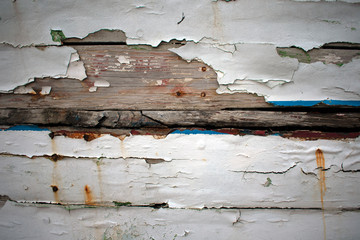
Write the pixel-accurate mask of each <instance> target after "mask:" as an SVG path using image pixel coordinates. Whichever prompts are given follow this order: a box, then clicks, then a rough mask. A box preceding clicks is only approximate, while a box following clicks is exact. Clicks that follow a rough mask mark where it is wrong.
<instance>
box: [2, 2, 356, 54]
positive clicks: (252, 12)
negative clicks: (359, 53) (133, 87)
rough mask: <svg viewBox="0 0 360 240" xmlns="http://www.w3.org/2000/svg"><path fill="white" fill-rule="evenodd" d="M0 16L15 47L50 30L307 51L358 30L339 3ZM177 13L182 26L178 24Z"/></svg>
mask: <svg viewBox="0 0 360 240" xmlns="http://www.w3.org/2000/svg"><path fill="white" fill-rule="evenodd" d="M0 9H1V12H0V16H1V19H2V20H1V24H0V33H1V34H0V35H1V38H0V42H6V43H10V44H12V45H14V46H17V45H22V46H26V45H32V44H54V43H55V42H53V40H52V38H51V35H50V29H53V30H62V32H63V33H64V35H65V36H67V37H79V38H83V37H85V36H86V35H88V34H89V33H92V32H95V31H98V30H100V29H119V30H123V31H124V32H125V33H126V36H127V38H128V39H127V42H128V43H129V44H150V45H152V46H157V45H158V44H159V43H160V42H161V41H169V40H171V39H178V40H182V39H186V40H189V41H190V40H193V41H195V42H198V41H200V40H201V39H202V38H204V37H207V38H212V39H214V40H215V41H218V42H219V43H222V44H225V43H230V44H234V43H266V44H274V45H276V46H282V47H285V46H292V45H295V46H298V47H302V48H303V49H305V50H308V49H311V48H313V47H318V46H321V45H322V44H324V43H326V42H335V41H342V42H357V41H358V39H359V33H358V31H352V30H351V28H356V29H360V26H359V14H358V11H359V5H357V4H349V3H344V2H320V3H317V2H294V1H279V0H271V1H266V2H264V1H261V0H256V1H253V0H252V1H250V0H247V1H234V2H231V3H226V2H223V1H218V2H215V1H207V0H202V1H197V2H196V3H194V2H193V1H175V2H173V1H172V2H168V1H149V0H143V1H138V2H136V3H135V2H133V1H130V0H128V1H121V2H117V1H111V2H107V3H106V4H99V3H96V2H91V3H89V2H87V1H84V0H75V1H74V0H72V1H70V0H67V1H61V2H57V3H53V2H52V3H50V2H48V1H35V2H34V1H21V0H18V1H16V2H11V1H2V2H1V7H0ZM99 9H101V11H99ZM238 9H241V12H240V14H239V12H238V11H237V10H238ZM344 13H346V14H344ZM183 14H184V16H185V19H184V20H183V21H182V22H181V24H177V23H178V22H179V21H180V20H181V19H182V16H183ZM39 15H41V18H39V17H38V16H39ZM93 16H97V17H96V18H94V17H93ZM334 21H336V23H337V24H333V22H334ZM162 23H164V24H162ZM200 23H201V24H200ZM34 25H36V28H33V26H34ZM259 26H261V27H260V28H259ZM22 29H31V31H22Z"/></svg>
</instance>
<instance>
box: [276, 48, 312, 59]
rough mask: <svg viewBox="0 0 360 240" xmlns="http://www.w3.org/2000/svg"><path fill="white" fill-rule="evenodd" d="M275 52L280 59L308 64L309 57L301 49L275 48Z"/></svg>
mask: <svg viewBox="0 0 360 240" xmlns="http://www.w3.org/2000/svg"><path fill="white" fill-rule="evenodd" d="M277 52H278V54H279V55H280V57H290V58H296V59H297V60H299V62H303V63H310V62H311V57H310V55H309V54H308V53H307V52H306V51H304V50H303V49H301V48H297V47H291V48H277Z"/></svg>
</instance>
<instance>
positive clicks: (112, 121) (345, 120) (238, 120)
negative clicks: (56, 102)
mask: <svg viewBox="0 0 360 240" xmlns="http://www.w3.org/2000/svg"><path fill="white" fill-rule="evenodd" d="M16 124H35V125H42V126H55V125H57V126H73V127H85V128H101V127H104V128H144V127H146V128H171V127H213V128H223V127H234V128H264V127H266V128H285V127H298V128H299V129H301V128H328V129H329V128H333V129H337V128H340V127H341V128H343V129H352V128H353V129H356V128H359V127H360V113H351V112H349V113H347V112H344V113H318V112H283V111H109V110H108V111H85V110H66V109H0V125H16Z"/></svg>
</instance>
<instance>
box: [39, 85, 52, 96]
mask: <svg viewBox="0 0 360 240" xmlns="http://www.w3.org/2000/svg"><path fill="white" fill-rule="evenodd" d="M50 92H51V86H43V87H42V88H41V91H40V94H41V95H49V94H50Z"/></svg>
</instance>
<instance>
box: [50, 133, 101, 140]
mask: <svg viewBox="0 0 360 240" xmlns="http://www.w3.org/2000/svg"><path fill="white" fill-rule="evenodd" d="M55 136H64V137H68V138H74V139H84V140H85V141H88V142H89V141H92V140H94V139H96V138H99V137H101V136H102V133H94V132H69V131H57V132H55V133H52V135H51V136H50V137H52V138H54V137H55Z"/></svg>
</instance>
